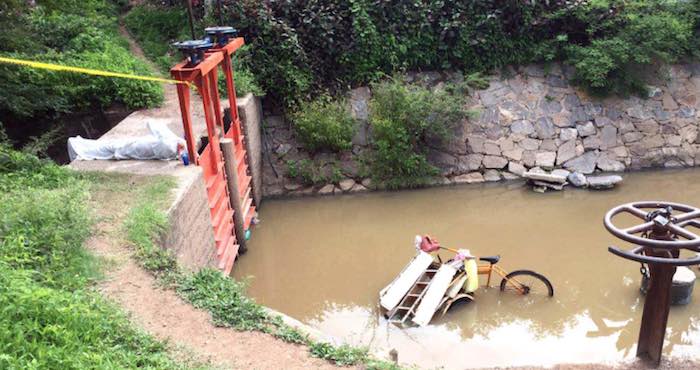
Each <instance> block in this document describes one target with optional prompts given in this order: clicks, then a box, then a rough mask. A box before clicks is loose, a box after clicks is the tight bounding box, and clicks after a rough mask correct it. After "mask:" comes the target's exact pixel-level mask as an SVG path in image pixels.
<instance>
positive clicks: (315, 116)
mask: <svg viewBox="0 0 700 370" xmlns="http://www.w3.org/2000/svg"><path fill="white" fill-rule="evenodd" d="M292 122H293V123H294V130H295V131H296V133H297V135H298V137H299V139H300V140H301V142H302V144H303V145H304V147H306V149H308V150H309V151H312V152H314V151H318V150H331V151H340V150H346V149H350V147H351V146H352V136H353V134H354V132H355V120H354V119H353V118H352V116H351V115H350V112H349V111H348V108H347V105H346V104H345V102H344V101H342V100H332V99H331V98H330V97H328V96H322V97H320V98H317V99H316V100H314V101H311V102H309V103H306V104H304V105H302V106H301V108H300V109H299V110H298V111H297V112H295V113H294V114H292Z"/></svg>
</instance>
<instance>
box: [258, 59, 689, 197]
mask: <svg viewBox="0 0 700 370" xmlns="http://www.w3.org/2000/svg"><path fill="white" fill-rule="evenodd" d="M571 77H572V70H570V69H569V68H566V67H562V66H560V65H552V66H549V67H547V68H545V67H543V66H537V65H532V66H527V67H524V68H520V69H518V70H511V71H510V72H509V73H508V76H492V77H491V78H490V86H489V87H488V88H487V89H484V90H475V91H472V92H471V93H470V96H469V98H468V101H469V103H468V106H469V108H473V109H476V110H478V111H479V112H480V113H479V117H478V118H475V119H471V120H464V121H463V122H460V123H459V124H458V125H457V128H456V130H455V132H454V137H453V139H452V140H450V141H449V142H447V143H445V144H443V145H439V146H437V145H436V146H435V147H432V148H430V149H429V152H428V158H429V160H430V162H431V163H433V164H434V165H436V166H437V167H438V168H440V170H441V173H442V178H439V179H437V180H436V184H459V183H475V182H483V181H499V180H504V179H516V178H519V177H520V176H521V175H522V173H523V172H524V171H526V170H527V169H530V168H533V167H541V168H544V169H553V168H565V169H568V170H571V171H579V172H582V173H584V174H590V173H593V172H599V171H605V172H620V171H628V170H637V169H643V168H668V167H690V166H695V165H697V164H700V141H698V122H697V118H698V110H699V109H700V64H692V65H673V66H669V67H665V69H664V70H663V71H662V72H661V74H660V76H659V77H658V78H656V79H655V80H654V81H652V85H651V86H650V89H649V96H648V97H644V98H640V97H636V96H630V97H626V98H621V97H609V98H605V99H599V98H595V97H591V96H589V95H587V94H586V93H585V92H583V91H580V90H578V89H576V88H574V87H573V86H572V85H571V84H570V83H569V82H568V81H569V79H570V78H571ZM460 78H461V75H460V74H446V73H437V72H429V73H420V74H412V75H409V76H407V79H408V80H409V81H419V82H421V83H424V84H427V85H428V86H429V87H431V88H433V89H439V88H442V87H443V86H444V84H445V83H446V82H449V81H459V80H460ZM370 97H371V91H370V90H369V89H368V88H366V87H363V88H359V89H355V90H353V91H352V92H351V95H350V105H351V108H352V112H353V114H354V115H355V117H357V118H359V120H360V122H359V127H358V133H357V134H356V136H355V139H354V140H353V149H352V152H351V153H350V152H349V153H344V154H340V155H338V156H337V157H333V156H330V155H327V154H321V155H320V156H319V155H317V156H315V157H314V160H315V161H319V162H320V163H321V165H322V166H323V163H326V162H327V163H331V162H335V163H338V164H339V167H340V168H341V170H342V174H343V178H342V180H341V181H340V182H338V183H337V184H335V185H316V186H313V187H306V186H302V185H301V184H299V183H298V182H297V181H296V180H295V179H291V178H289V176H288V174H287V169H286V167H287V166H286V162H287V161H289V160H292V161H298V160H300V159H305V158H310V156H309V155H308V154H307V153H305V152H304V151H303V149H302V148H301V146H300V145H299V144H298V143H297V142H296V140H295V139H294V133H293V130H292V128H291V127H290V124H289V123H286V122H284V121H283V120H282V119H281V118H280V117H267V118H266V122H267V127H266V129H267V131H268V133H269V134H270V141H271V145H270V148H269V150H270V152H269V155H270V157H271V158H272V159H273V163H274V166H275V169H276V172H277V173H278V174H279V176H277V177H276V176H275V174H274V172H273V171H271V170H270V169H267V170H266V171H265V193H266V194H267V195H300V194H327V193H342V192H352V191H365V190H367V188H371V187H372V185H371V182H370V181H369V180H368V179H367V178H366V174H363V173H362V171H361V170H360V168H359V166H358V164H357V163H355V161H354V160H353V158H356V157H357V155H361V153H363V152H364V151H365V150H367V148H368V145H369V144H370V143H369V142H368V137H369V135H368V130H369V129H370V128H369V125H368V124H367V122H366V119H367V117H368V101H369V98H370ZM353 154H354V155H353ZM266 167H270V166H269V165H268V164H266Z"/></svg>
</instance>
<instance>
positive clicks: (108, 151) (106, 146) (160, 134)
mask: <svg viewBox="0 0 700 370" xmlns="http://www.w3.org/2000/svg"><path fill="white" fill-rule="evenodd" d="M147 126H148V130H149V131H150V132H151V133H150V135H145V136H140V137H134V138H125V139H112V140H91V139H84V138H82V137H80V136H76V137H71V138H69V139H68V155H69V157H70V160H71V161H73V160H76V159H77V160H93V159H117V160H119V159H177V157H178V154H179V153H178V152H179V150H178V146H179V148H180V149H182V148H184V147H185V140H183V139H181V138H179V137H178V136H177V135H175V134H174V133H173V132H172V131H170V129H168V126H167V125H166V124H165V123H164V122H160V121H151V122H148V124H147Z"/></svg>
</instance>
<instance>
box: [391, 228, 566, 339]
mask: <svg viewBox="0 0 700 370" xmlns="http://www.w3.org/2000/svg"><path fill="white" fill-rule="evenodd" d="M415 244H416V248H417V249H418V254H416V256H415V257H414V258H413V259H412V260H411V261H410V262H409V263H408V265H406V267H404V269H403V270H402V271H401V273H399V275H398V276H397V277H396V278H395V279H394V280H393V281H392V282H391V283H390V284H389V285H387V286H386V287H385V288H384V289H382V290H381V292H380V293H379V297H380V299H379V301H380V306H381V307H382V309H384V310H385V316H386V317H387V318H388V319H389V321H390V322H394V323H400V324H403V323H405V322H406V320H408V319H411V321H412V322H413V323H415V324H417V325H419V326H424V325H427V324H428V323H429V322H430V320H431V319H432V317H433V315H434V314H435V313H436V312H440V311H441V312H442V314H444V313H445V312H447V310H448V309H449V308H450V307H451V306H452V304H454V303H455V302H457V301H459V300H461V299H468V300H474V292H475V291H476V290H477V289H478V288H479V285H480V279H479V276H482V275H486V276H487V278H486V284H485V286H486V287H489V286H490V284H491V277H492V275H493V273H494V272H495V273H496V274H497V275H499V276H500V277H501V278H502V280H501V283H500V290H501V291H502V292H508V293H514V294H518V295H533V296H534V295H537V296H542V297H552V296H554V287H553V286H552V283H551V282H550V281H549V279H547V278H546V277H544V275H542V274H540V273H537V272H535V271H531V270H515V271H512V272H507V271H505V270H504V269H502V268H501V267H500V266H498V262H499V261H500V256H488V257H475V256H472V255H471V253H469V250H466V249H461V250H455V249H451V248H446V247H442V246H440V244H439V243H437V242H436V241H435V240H433V239H431V238H430V237H429V236H424V237H420V236H417V237H416V241H415ZM440 249H443V250H448V251H451V252H453V253H455V256H454V258H452V259H450V260H448V261H446V262H443V261H442V259H441V258H440V256H439V255H438V254H435V257H433V255H432V254H431V253H433V252H437V251H438V250H440ZM477 261H479V262H483V263H477Z"/></svg>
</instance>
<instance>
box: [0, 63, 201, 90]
mask: <svg viewBox="0 0 700 370" xmlns="http://www.w3.org/2000/svg"><path fill="white" fill-rule="evenodd" d="M0 63H8V64H17V65H21V66H27V67H32V68H40V69H48V70H50V71H65V72H75V73H83V74H88V75H93V76H104V77H118V78H128V79H132V80H143V81H154V82H163V83H169V84H181V85H187V86H189V87H194V86H193V85H192V84H191V83H189V82H188V81H180V80H171V79H167V78H160V77H152V76H139V75H134V74H128V73H119V72H109V71H101V70H99V69H90V68H80V67H71V66H63V65H60V64H51V63H42V62H35V61H32V60H23V59H14V58H4V57H0Z"/></svg>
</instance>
